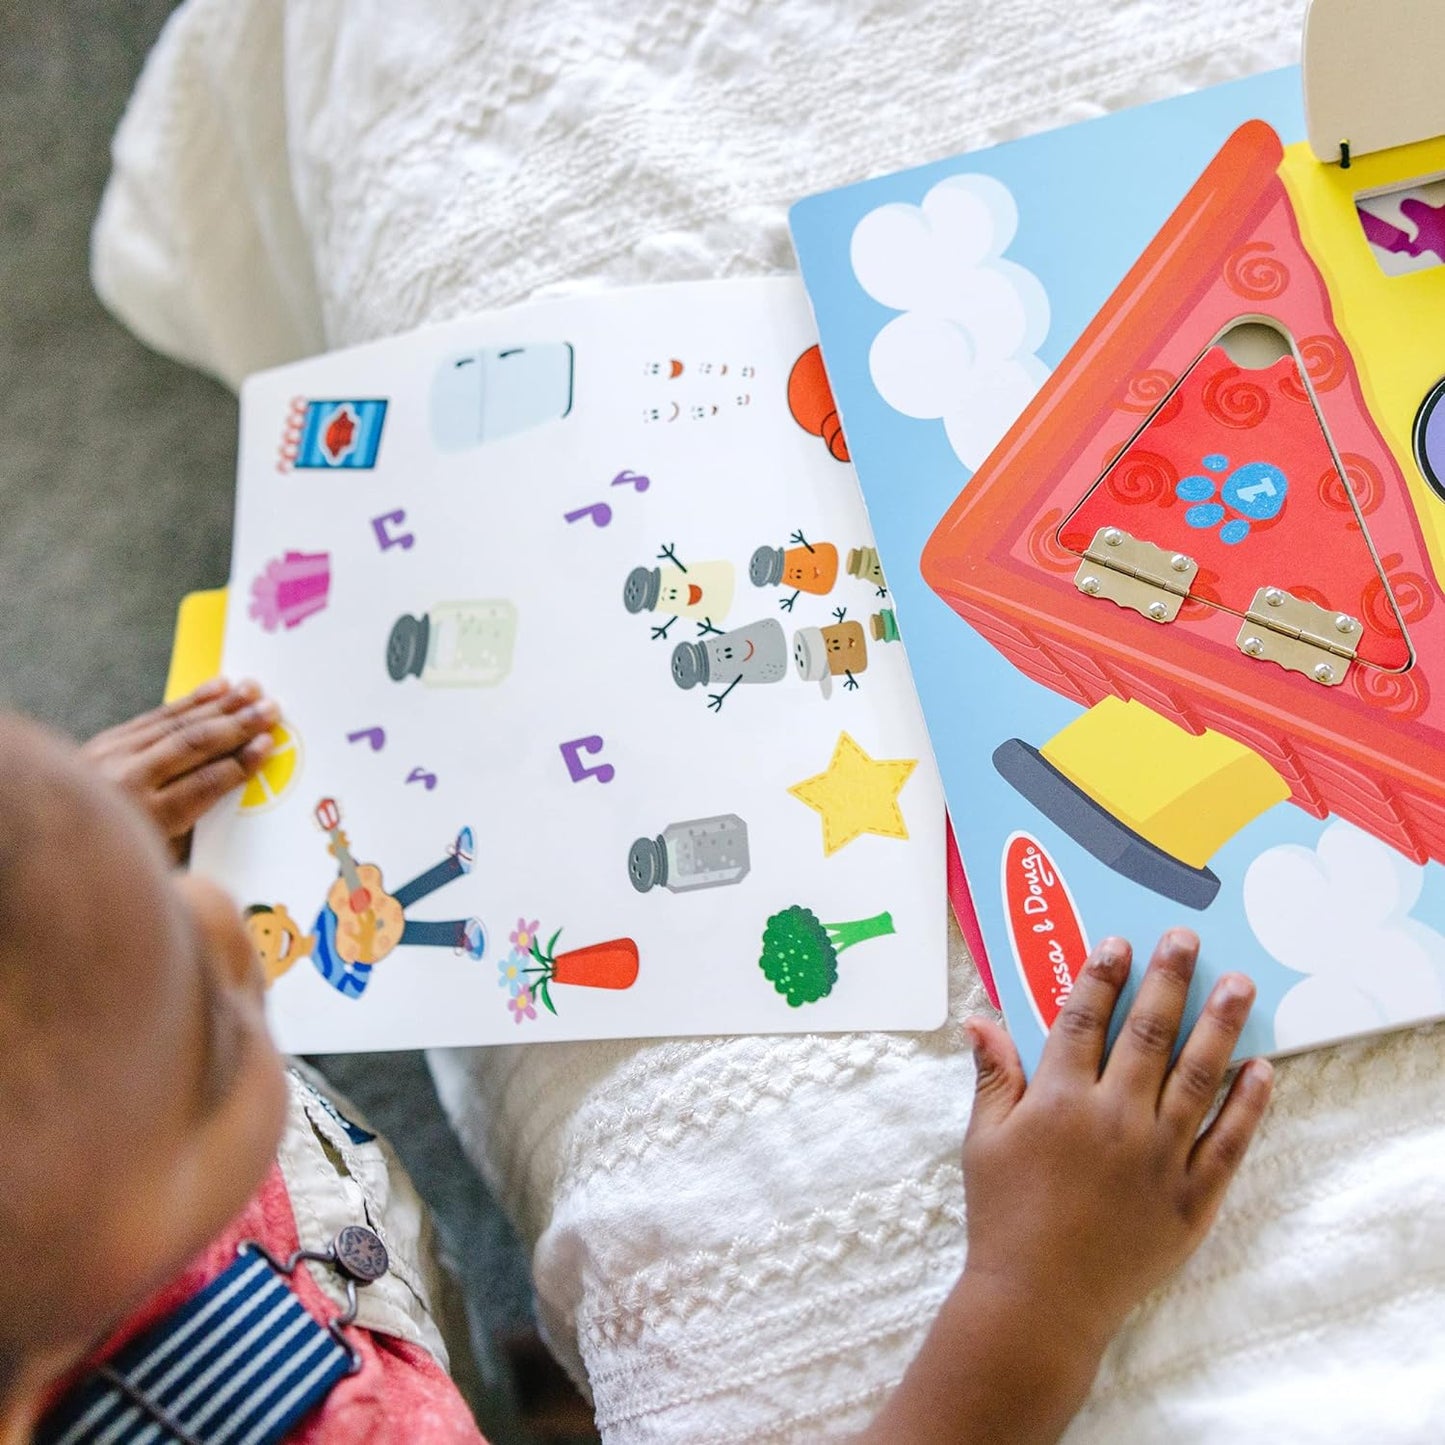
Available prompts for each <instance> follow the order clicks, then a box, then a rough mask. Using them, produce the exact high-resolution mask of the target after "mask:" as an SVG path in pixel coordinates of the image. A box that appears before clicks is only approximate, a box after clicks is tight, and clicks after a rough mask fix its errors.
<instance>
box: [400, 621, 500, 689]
mask: <svg viewBox="0 0 1445 1445" xmlns="http://www.w3.org/2000/svg"><path fill="white" fill-rule="evenodd" d="M516 636H517V609H516V608H515V607H513V606H512V604H511V603H510V602H508V601H506V600H504V599H501V600H498V599H494V600H490V601H475V602H439V603H437V605H436V606H435V607H433V608H432V609H431V611H430V612H427V613H423V614H422V615H421V616H419V617H418V616H412V615H411V614H410V613H407V614H404V615H403V616H401V617H398V618H397V620H396V623H395V625H394V626H393V627H392V629H391V635H390V636H389V637H388V638H387V642H386V670H387V673H388V674H389V675H390V677H391V679H392V681H393V682H404V681H405V680H406V679H407V678H409V677H419V678H420V679H421V680H422V682H423V683H424V684H425V685H426V686H428V687H495V686H496V684H497V683H499V682H501V681H502V680H503V679H504V678H505V677H506V676H507V675H508V673H510V672H511V670H512V648H513V645H514V643H515V641H516Z"/></svg>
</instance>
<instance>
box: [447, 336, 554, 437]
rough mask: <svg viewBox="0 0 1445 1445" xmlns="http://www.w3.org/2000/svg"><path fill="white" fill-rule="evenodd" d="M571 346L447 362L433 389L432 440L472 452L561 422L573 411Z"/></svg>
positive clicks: (475, 354) (483, 353)
mask: <svg viewBox="0 0 1445 1445" xmlns="http://www.w3.org/2000/svg"><path fill="white" fill-rule="evenodd" d="M572 372H573V352H572V346H571V343H570V342H566V341H543V342H536V343H533V344H531V345H528V346H507V347H502V348H482V349H481V350H478V351H464V352H462V353H461V354H460V355H457V356H449V357H447V358H446V359H445V360H444V361H443V362H442V363H441V364H440V365H439V366H438V367H437V369H436V374H435V375H434V376H433V377H432V386H431V434H432V440H433V441H434V442H435V443H436V444H437V446H438V447H440V448H441V450H442V451H444V452H459V451H466V450H467V449H468V448H470V447H477V446H483V445H484V444H485V443H487V442H494V441H497V440H499V439H500V438H502V437H509V436H515V435H516V434H517V433H518V432H523V431H530V430H531V429H532V428H533V427H535V426H541V425H542V424H543V423H544V422H549V421H560V420H561V419H562V418H563V417H564V416H566V415H567V413H568V412H570V411H571V410H572Z"/></svg>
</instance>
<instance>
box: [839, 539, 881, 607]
mask: <svg viewBox="0 0 1445 1445" xmlns="http://www.w3.org/2000/svg"><path fill="white" fill-rule="evenodd" d="M848 575H849V576H850V577H857V578H858V579H859V580H860V581H863V582H871V583H872V584H873V585H874V586H875V587H876V588H877V589H878V595H879V596H880V597H885V596H887V594H888V584H887V582H885V581H884V580H883V564H882V563H881V562H880V561H879V560H878V549H877V548H876V547H854V548H852V549H851V550H850V551H849V553H848Z"/></svg>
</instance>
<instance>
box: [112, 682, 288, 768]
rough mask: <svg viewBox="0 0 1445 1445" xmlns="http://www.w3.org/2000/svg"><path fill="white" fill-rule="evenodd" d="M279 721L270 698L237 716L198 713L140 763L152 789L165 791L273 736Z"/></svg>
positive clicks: (155, 745) (179, 723) (167, 735)
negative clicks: (264, 735) (265, 735)
mask: <svg viewBox="0 0 1445 1445" xmlns="http://www.w3.org/2000/svg"><path fill="white" fill-rule="evenodd" d="M280 720H281V709H280V708H279V707H278V706H277V705H276V704H275V703H274V702H273V701H272V700H271V699H270V698H263V699H262V700H261V701H260V702H253V703H249V704H248V705H246V706H245V707H242V708H240V709H239V710H238V711H235V712H212V711H211V710H209V709H208V708H201V709H198V710H197V711H196V712H195V714H194V715H192V716H183V717H182V718H181V719H179V720H178V721H177V722H176V725H175V726H172V727H170V728H168V729H167V730H166V732H165V733H164V734H163V735H162V736H161V737H160V738H158V739H157V740H156V741H155V742H154V743H152V744H151V745H150V747H149V748H147V749H146V751H145V753H144V754H143V755H142V757H141V759H140V767H141V771H142V772H143V774H144V776H145V778H146V780H147V781H148V782H149V783H150V784H151V785H152V786H153V787H157V788H160V787H164V786H166V784H168V783H172V782H174V781H175V780H176V779H178V778H181V777H183V776H184V775H185V774H186V773H189V772H192V771H194V770H195V769H197V768H202V767H205V766H206V765H207V764H208V763H213V762H216V761H217V760H219V759H222V758H225V757H227V756H229V755H230V754H232V753H235V752H237V751H238V750H239V749H241V748H243V747H245V746H246V744H247V743H249V742H251V741H252V740H253V739H254V738H257V737H259V736H261V734H263V733H268V732H270V730H271V729H272V728H273V727H275V726H276V724H277V723H278V722H279V721H280Z"/></svg>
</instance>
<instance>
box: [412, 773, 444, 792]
mask: <svg viewBox="0 0 1445 1445" xmlns="http://www.w3.org/2000/svg"><path fill="white" fill-rule="evenodd" d="M406 780H407V782H409V783H425V784H426V790H427V792H431V790H432V789H433V788H434V787H436V785H437V775H436V774H435V773H429V772H427V770H426V769H425V768H413V769H412V770H411V772H409V773H408V774H407V775H406Z"/></svg>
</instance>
